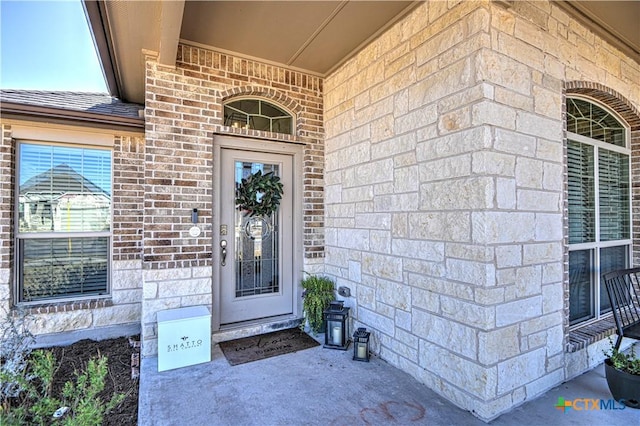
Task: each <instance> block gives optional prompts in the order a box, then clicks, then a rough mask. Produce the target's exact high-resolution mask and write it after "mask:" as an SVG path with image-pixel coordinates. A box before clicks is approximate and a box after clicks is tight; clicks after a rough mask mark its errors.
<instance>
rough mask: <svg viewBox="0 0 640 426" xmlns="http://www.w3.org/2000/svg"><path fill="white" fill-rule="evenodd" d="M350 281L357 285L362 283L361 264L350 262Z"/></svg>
mask: <svg viewBox="0 0 640 426" xmlns="http://www.w3.org/2000/svg"><path fill="white" fill-rule="evenodd" d="M348 263H349V280H351V281H353V282H354V283H356V284H359V283H360V282H362V266H361V264H360V262H357V261H354V260H350V261H349V262H348Z"/></svg>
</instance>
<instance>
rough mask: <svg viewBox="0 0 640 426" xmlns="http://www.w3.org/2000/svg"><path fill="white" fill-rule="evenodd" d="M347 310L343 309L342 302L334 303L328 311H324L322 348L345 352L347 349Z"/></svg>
mask: <svg viewBox="0 0 640 426" xmlns="http://www.w3.org/2000/svg"><path fill="white" fill-rule="evenodd" d="M349 309H350V308H345V307H344V302H341V301H334V302H331V304H330V305H329V309H327V310H326V311H324V321H325V329H324V347H325V348H330V349H340V350H342V351H346V350H347V348H348V347H349V343H350V340H349V337H348V336H349V330H347V328H348V323H347V318H349Z"/></svg>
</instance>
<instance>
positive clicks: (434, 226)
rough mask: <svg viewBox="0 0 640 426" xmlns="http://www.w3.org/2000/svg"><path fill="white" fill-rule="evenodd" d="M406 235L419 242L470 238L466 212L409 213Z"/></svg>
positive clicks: (469, 225)
mask: <svg viewBox="0 0 640 426" xmlns="http://www.w3.org/2000/svg"><path fill="white" fill-rule="evenodd" d="M408 218H409V223H408V226H409V230H408V235H410V236H411V237H412V238H415V239H419V240H439V241H461V242H468V241H469V240H470V238H471V216H470V214H469V213H468V212H430V213H410V214H409V215H408Z"/></svg>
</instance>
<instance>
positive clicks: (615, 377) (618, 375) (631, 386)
mask: <svg viewBox="0 0 640 426" xmlns="http://www.w3.org/2000/svg"><path fill="white" fill-rule="evenodd" d="M604 373H605V376H606V377H607V384H608V385H609V390H610V391H611V395H613V399H615V400H616V401H618V402H621V403H623V404H624V405H626V406H627V407H631V408H640V376H638V375H637V374H630V373H625V372H624V371H620V370H616V369H615V368H613V366H612V365H611V361H610V360H609V359H608V358H607V359H606V360H604Z"/></svg>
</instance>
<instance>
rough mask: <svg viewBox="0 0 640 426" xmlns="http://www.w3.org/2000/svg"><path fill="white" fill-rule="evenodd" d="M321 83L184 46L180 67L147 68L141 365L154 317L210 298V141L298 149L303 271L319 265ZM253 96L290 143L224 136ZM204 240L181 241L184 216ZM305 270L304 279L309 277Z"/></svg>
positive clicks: (151, 342)
mask: <svg viewBox="0 0 640 426" xmlns="http://www.w3.org/2000/svg"><path fill="white" fill-rule="evenodd" d="M322 84H323V82H322V79H321V78H319V77H316V76H313V75H308V74H304V73H300V72H295V71H291V70H288V69H285V68H281V67H278V66H274V65H268V64H264V63H259V62H255V61H252V60H248V59H243V58H237V57H233V56H230V55H228V54H224V53H219V52H215V51H211V50H207V49H204V48H200V47H194V46H189V45H184V44H181V45H180V46H179V47H178V58H177V66H176V67H175V68H173V67H166V66H162V65H160V64H158V63H157V62H156V60H155V59H154V58H153V57H149V58H147V62H146V110H145V117H146V147H145V193H144V200H145V215H144V259H143V269H144V272H143V282H144V292H143V293H144V296H143V297H144V302H143V316H142V334H143V349H142V353H143V355H153V354H155V353H157V327H156V313H157V312H158V311H160V310H164V309H172V308H179V307H186V306H192V305H209V306H211V304H212V302H213V295H212V275H211V274H212V264H211V259H212V252H211V240H212V234H211V213H212V211H213V209H214V208H216V206H215V205H214V204H213V202H214V200H215V194H213V192H212V185H213V176H214V175H213V173H214V170H213V162H214V159H213V135H214V133H223V134H230V135H234V134H235V135H241V136H245V137H255V138H267V139H274V140H279V141H282V142H284V143H287V142H298V143H304V144H305V145H304V154H303V155H304V159H303V162H304V164H303V169H304V170H303V179H304V182H303V185H304V188H303V192H304V194H303V196H304V211H303V214H304V236H303V238H304V259H305V269H307V268H308V267H310V268H311V269H314V268H315V269H317V268H318V267H319V265H320V263H321V261H322V257H323V256H324V232H323V226H324V208H323V197H324V192H323V186H322V182H323V156H324V148H323V145H322V139H323V116H322V109H323V104H322V90H323V87H322ZM236 96H254V97H260V98H262V99H265V100H267V101H271V102H273V103H276V104H279V105H282V106H284V107H285V108H288V109H289V110H291V111H292V112H293V113H294V114H295V116H296V129H295V134H294V135H282V134H272V133H268V132H261V131H255V130H245V129H235V128H231V127H229V126H224V123H223V102H224V101H225V100H227V99H231V98H233V97H236ZM192 208H197V209H198V211H199V213H200V224H201V227H202V228H203V232H202V234H201V236H200V237H199V238H196V239H193V238H189V237H188V236H186V235H185V234H186V231H187V230H188V229H189V227H190V226H191V209H192ZM307 270H308V269H307Z"/></svg>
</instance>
